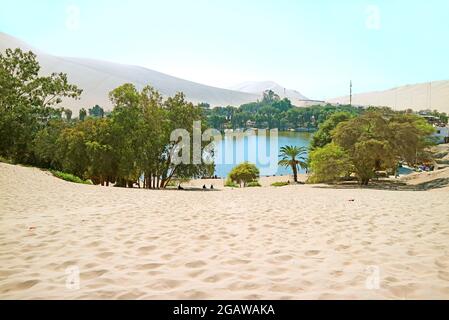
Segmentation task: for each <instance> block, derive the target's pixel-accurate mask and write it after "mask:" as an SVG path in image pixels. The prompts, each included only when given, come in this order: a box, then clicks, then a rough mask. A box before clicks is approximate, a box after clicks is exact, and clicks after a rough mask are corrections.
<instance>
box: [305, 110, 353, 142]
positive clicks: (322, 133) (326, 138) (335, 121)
mask: <svg viewBox="0 0 449 320" xmlns="http://www.w3.org/2000/svg"><path fill="white" fill-rule="evenodd" d="M351 118H353V116H352V115H351V114H350V113H349V112H345V111H342V112H336V113H334V114H332V115H331V116H330V117H329V119H327V120H326V121H325V122H324V123H322V124H321V125H320V127H319V129H318V131H317V132H316V133H315V134H314V136H313V139H312V143H311V147H310V149H311V150H315V149H317V148H322V147H324V146H325V145H327V144H329V143H331V142H332V131H333V130H335V128H336V127H337V126H338V125H339V124H340V123H342V122H345V121H348V120H349V119H351Z"/></svg>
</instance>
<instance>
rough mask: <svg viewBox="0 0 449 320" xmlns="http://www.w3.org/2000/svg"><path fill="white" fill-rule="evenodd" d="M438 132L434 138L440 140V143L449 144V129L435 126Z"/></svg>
mask: <svg viewBox="0 0 449 320" xmlns="http://www.w3.org/2000/svg"><path fill="white" fill-rule="evenodd" d="M434 128H435V130H436V132H435V134H434V137H436V138H437V139H438V143H449V127H447V126H446V127H440V126H434Z"/></svg>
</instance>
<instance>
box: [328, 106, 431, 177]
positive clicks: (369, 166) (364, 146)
mask: <svg viewBox="0 0 449 320" xmlns="http://www.w3.org/2000/svg"><path fill="white" fill-rule="evenodd" d="M432 132H433V128H432V127H431V126H430V125H428V124H427V123H426V122H425V121H424V120H423V119H421V118H419V117H417V116H415V115H411V114H403V113H395V112H392V111H391V110H387V109H372V110H371V111H368V112H366V113H364V114H363V115H361V116H359V117H357V118H353V119H351V120H349V121H346V122H342V123H340V124H339V125H338V126H337V128H336V129H335V131H334V132H333V141H334V142H335V143H336V144H337V145H338V146H340V147H342V148H343V149H344V150H345V151H346V152H347V153H348V155H349V157H350V159H351V162H352V164H353V165H354V170H355V173H356V174H357V177H358V178H359V181H360V184H362V185H367V184H368V183H369V181H370V179H371V178H372V177H373V176H374V175H375V172H376V171H380V170H390V171H392V170H394V168H395V167H396V164H397V162H399V161H407V162H408V163H409V164H413V165H414V164H416V162H417V161H418V157H417V155H418V154H423V153H424V151H425V149H426V148H427V147H428V146H430V145H431V140H429V135H430V134H431V133H432Z"/></svg>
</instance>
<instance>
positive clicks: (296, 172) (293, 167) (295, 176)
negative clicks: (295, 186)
mask: <svg viewBox="0 0 449 320" xmlns="http://www.w3.org/2000/svg"><path fill="white" fill-rule="evenodd" d="M292 169H293V178H294V179H295V183H298V169H297V168H296V165H295V166H292Z"/></svg>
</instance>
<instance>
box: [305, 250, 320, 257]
mask: <svg viewBox="0 0 449 320" xmlns="http://www.w3.org/2000/svg"><path fill="white" fill-rule="evenodd" d="M319 254H320V250H308V251H306V252H305V255H306V256H307V257H314V256H317V255H319Z"/></svg>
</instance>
